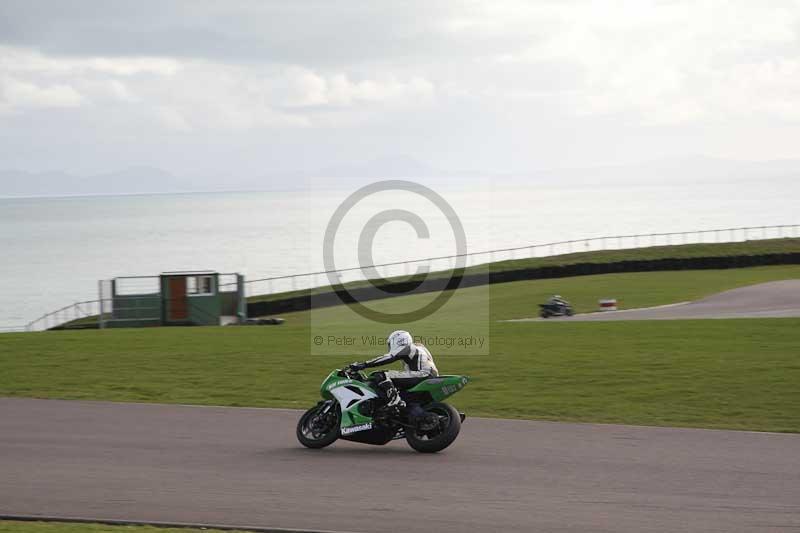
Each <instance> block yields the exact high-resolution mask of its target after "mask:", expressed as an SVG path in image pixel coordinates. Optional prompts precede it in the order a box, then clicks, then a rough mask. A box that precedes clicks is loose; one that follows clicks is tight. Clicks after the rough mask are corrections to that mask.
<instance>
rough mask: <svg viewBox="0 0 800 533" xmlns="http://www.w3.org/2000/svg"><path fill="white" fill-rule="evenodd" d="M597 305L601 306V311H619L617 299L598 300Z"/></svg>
mask: <svg viewBox="0 0 800 533" xmlns="http://www.w3.org/2000/svg"><path fill="white" fill-rule="evenodd" d="M597 304H598V305H599V306H600V311H616V310H617V299H616V298H604V299H600V300H597Z"/></svg>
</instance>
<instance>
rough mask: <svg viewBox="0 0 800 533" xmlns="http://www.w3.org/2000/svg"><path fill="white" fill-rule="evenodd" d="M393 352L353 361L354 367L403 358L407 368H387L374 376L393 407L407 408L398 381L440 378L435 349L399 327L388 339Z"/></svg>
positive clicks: (369, 366)
mask: <svg viewBox="0 0 800 533" xmlns="http://www.w3.org/2000/svg"><path fill="white" fill-rule="evenodd" d="M386 345H387V346H388V348H389V352H388V353H386V354H384V355H381V356H378V357H376V358H375V359H370V360H369V361H367V362H364V363H353V364H352V365H350V368H352V369H354V370H362V369H364V368H372V367H376V366H382V365H386V364H389V363H393V362H394V361H398V360H399V361H403V370H402V371H398V370H384V371H381V372H374V373H373V374H372V376H371V377H372V378H373V379H374V380H375V381H376V382H377V385H378V389H380V390H381V391H383V393H384V394H385V395H386V398H387V400H388V403H387V405H388V406H390V407H393V406H397V407H405V405H406V404H405V402H404V401H403V400H402V399H401V398H400V394H399V393H398V391H397V387H395V383H393V381H394V382H397V383H398V384H401V385H402V384H403V381H404V380H413V381H415V382H418V381H420V378H423V379H424V378H428V377H436V376H438V375H439V371H438V370H437V369H436V364H435V363H434V362H433V356H431V352H429V351H428V349H427V348H426V347H425V346H423V345H422V344H419V343H417V344H415V343H414V338H413V337H412V336H411V334H410V333H409V332H407V331H403V330H397V331H394V332H392V334H391V335H389V338H387V339H386Z"/></svg>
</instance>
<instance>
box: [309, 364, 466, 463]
mask: <svg viewBox="0 0 800 533" xmlns="http://www.w3.org/2000/svg"><path fill="white" fill-rule="evenodd" d="M468 382H469V378H467V376H438V377H430V378H427V379H424V380H421V381H420V383H418V384H416V385H415V386H413V387H411V388H409V389H407V390H402V389H401V390H400V397H401V398H403V399H404V400H405V402H406V407H405V408H402V409H398V408H388V407H387V406H386V405H385V404H386V401H385V400H383V399H381V398H380V397H379V396H378V391H377V390H376V389H375V388H373V386H372V384H371V383H370V380H369V379H368V378H366V377H365V376H364V375H363V374H362V373H361V372H358V371H355V370H352V369H350V368H345V369H341V370H334V371H333V372H331V373H330V374H329V375H328V377H327V378H325V381H323V382H322V387H321V390H320V393H321V395H322V398H323V400H322V401H321V402H319V403H318V404H317V405H315V406H314V407H312V408H311V409H309V410H308V411H306V412H305V413H304V414H303V416H302V417H300V421H299V422H298V423H297V439H298V440H299V441H300V443H301V444H302V445H303V446H306V447H308V448H324V447H325V446H329V445H331V444H333V443H334V442H335V441H336V440H338V439H344V440H349V441H353V442H361V443H364V444H378V445H381V444H386V443H388V442H389V441H392V440H396V439H405V440H406V442H408V445H409V446H411V447H412V448H414V449H415V450H416V451H418V452H423V453H435V452H438V451H441V450H443V449H445V448H447V447H448V446H450V444H452V442H453V441H454V440H456V437H457V436H458V433H459V430H460V429H461V422H463V421H464V415H463V414H462V413H459V412H458V411H457V410H456V409H455V407H453V406H452V405H449V404H446V403H444V402H443V401H442V400H444V399H445V398H447V397H448V396H451V395H453V394H455V393H456V392H458V391H460V390H461V389H462V388H464V386H465V385H466V384H467V383H468Z"/></svg>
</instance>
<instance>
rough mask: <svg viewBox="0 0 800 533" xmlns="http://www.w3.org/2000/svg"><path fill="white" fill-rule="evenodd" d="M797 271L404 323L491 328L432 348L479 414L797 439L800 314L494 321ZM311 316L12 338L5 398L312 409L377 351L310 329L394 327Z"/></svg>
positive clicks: (644, 283)
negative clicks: (472, 343) (323, 391)
mask: <svg viewBox="0 0 800 533" xmlns="http://www.w3.org/2000/svg"><path fill="white" fill-rule="evenodd" d="M797 277H800V267H760V268H753V269H740V270H723V271H717V272H715V271H681V272H653V273H640V274H619V275H617V274H614V275H605V276H586V277H581V278H567V279H558V280H538V281H525V282H516V283H506V284H501V285H497V286H491V287H476V288H472V289H466V290H463V291H459V292H458V293H457V294H456V295H455V296H454V297H453V298H452V300H451V301H450V302H448V304H447V305H446V306H445V307H444V308H443V309H442V310H441V311H439V312H438V313H436V314H434V315H433V316H432V317H430V318H429V319H427V320H425V321H424V323H420V324H410V325H407V326H408V329H409V330H410V331H412V332H414V333H415V334H421V335H435V334H439V333H441V332H442V331H448V332H450V333H452V334H458V333H459V332H460V333H461V334H464V335H466V334H471V333H472V332H474V331H476V330H477V329H479V328H480V327H486V328H487V330H488V331H489V335H490V342H491V355H486V356H478V355H474V356H468V355H460V356H458V355H441V354H438V353H437V352H436V351H435V350H434V355H436V356H437V364H438V366H439V368H440V370H442V371H443V372H446V373H463V374H467V375H470V376H471V377H472V378H473V382H472V383H471V384H470V386H468V387H467V388H466V389H464V391H463V392H461V393H459V394H458V395H456V396H454V397H453V403H454V404H455V405H457V406H458V407H460V408H463V409H465V410H466V411H467V412H468V413H469V414H472V415H482V416H499V417H509V418H536V419H549V420H571V421H584V422H615V423H628V424H643V425H674V426H694V427H714V428H734V429H753V430H766V431H792V432H796V431H800V409H798V406H800V389H798V387H797V383H800V360H798V358H797V347H798V345H800V319H737V320H694V321H654V322H602V323H600V322H598V323H569V322H559V323H499V322H497V319H501V318H513V317H520V316H530V315H531V314H533V312H535V311H534V307H535V303H536V302H537V301H538V300H539V299H540V298H541V297H542V296H543V295H546V294H550V293H552V292H560V293H561V294H563V295H565V296H567V297H568V298H571V299H573V300H575V301H576V303H577V304H578V308H579V309H581V308H585V307H589V306H593V305H594V303H593V302H594V301H595V298H596V297H598V296H608V295H611V296H617V297H620V298H621V299H622V301H623V302H627V303H628V304H629V306H631V307H633V306H646V305H658V304H662V303H672V302H675V301H682V300H689V299H694V298H696V297H700V296H704V295H706V294H710V293H713V292H718V291H719V290H725V289H728V288H733V287H736V286H742V285H747V284H751V283H757V282H763V281H769V280H773V279H787V278H797ZM480 291H489V300H488V301H489V302H490V304H491V312H490V314H489V317H490V319H489V323H488V324H486V323H484V324H478V323H476V322H474V321H471V320H472V318H471V316H470V315H469V313H467V312H466V311H465V309H469V308H470V305H471V302H472V301H473V300H474V299H476V298H477V297H478V296H479V295H480V294H481V292H480ZM484 296H485V294H484ZM407 298H408V299H410V298H415V297H414V296H412V297H407ZM407 298H395V299H391V300H384V301H381V302H377V305H384V306H390V305H394V304H396V303H398V302H401V301H403V300H405V299H407ZM478 301H480V298H478ZM634 304H635V305H634ZM314 313H315V316H314V320H313V323H312V321H311V320H310V316H309V313H307V312H304V313H294V314H291V315H286V319H287V322H286V324H284V325H283V326H278V327H226V328H214V327H209V328H153V329H120V330H105V331H62V332H44V333H27V334H26V333H21V334H6V335H2V336H0V395H5V396H27V397H42V398H69V399H92V400H116V401H146V402H165V403H192V404H206V405H232V406H244V405H247V406H264V407H296V408H301V407H306V406H308V405H310V404H311V403H312V402H314V401H316V399H317V398H318V387H319V383H320V381H321V380H322V378H323V377H324V375H325V374H326V373H327V372H328V371H330V370H331V369H332V368H336V367H339V366H341V365H343V364H345V363H347V362H350V361H352V360H354V359H359V358H364V357H367V356H373V355H376V354H377V353H379V352H380V350H381V348H382V346H376V347H370V346H367V345H362V346H358V347H354V349H353V351H352V352H350V353H348V354H347V355H338V356H334V355H328V356H325V355H310V353H309V351H310V350H309V346H310V342H309V339H310V337H311V335H312V333H313V334H319V333H323V334H324V332H326V331H330V332H335V333H337V334H342V333H343V332H350V333H352V334H354V335H373V334H374V335H378V336H383V335H385V334H386V331H385V329H386V327H388V326H384V325H380V324H378V325H376V324H374V323H369V322H367V321H365V320H361V321H359V319H358V317H355V315H354V314H353V313H351V312H349V310H348V308H347V307H345V306H340V307H336V308H326V309H322V310H318V311H315V312H314Z"/></svg>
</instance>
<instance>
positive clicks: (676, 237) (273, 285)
mask: <svg viewBox="0 0 800 533" xmlns="http://www.w3.org/2000/svg"><path fill="white" fill-rule="evenodd" d="M797 237H800V224H784V225H777V226H750V227H740V228H723V229H709V230H694V231H679V232H670V233H640V234H634V235H615V236H606V237H590V238H586V239H573V240H568V241H558V242H549V243H543V244H527V245H524V246H515V247H512V248H501V249H495V250H487V251H482V252H470V253H466V254H461V255H446V256H438V257H427V258H422V259H414V260H410V261H395V262H390V263H381V264H376V265H370V266H369V267H351V268H343V269H340V270H334V271H324V270H323V271H318V272H307V273H303V274H291V275H285V276H273V277H266V278H259V279H253V280H247V281H245V295H246V296H256V295H270V294H276V293H283V292H290V291H299V290H309V289H319V288H323V287H328V286H329V285H330V284H329V283H328V275H329V274H334V275H336V276H337V279H338V280H339V281H340V282H341V283H348V282H353V281H366V279H367V278H366V276H364V270H366V269H368V268H373V269H375V271H377V272H378V273H379V274H380V275H381V276H382V277H384V278H388V277H392V276H397V277H400V276H409V275H411V274H412V273H413V271H412V270H411V267H412V266H418V265H421V264H425V265H426V266H427V271H428V272H436V271H447V270H450V269H452V268H453V267H454V266H455V264H456V260H457V259H458V258H460V257H463V258H464V265H465V266H466V267H472V266H478V265H485V264H487V263H495V262H499V261H510V260H517V259H534V258H542V257H554V256H558V255H564V254H570V253H577V252H591V251H604V250H626V249H635V248H646V247H652V246H669V245H680V244H702V243H708V244H710V243H723V242H745V241H752V240H765V239H780V238H797ZM230 285H235V284H234V283H224V284H223V283H220V288H222V287H226V286H230ZM100 310H101V306H100V300H89V301H85V302H77V303H74V304H72V305H68V306H66V307H62V308H61V309H57V310H56V311H53V312H51V313H47V314H46V315H42V316H41V317H39V318H37V319H36V320H33V321H31V322H29V323H28V324H27V325H25V326H21V327H12V328H0V333H2V332H7V331H44V330H47V329H51V328H54V327H59V326H63V325H64V324H68V323H69V322H72V321H75V320H79V319H81V318H88V317H95V316H98V315H99V314H100ZM107 311H108V310H105V309H104V312H107Z"/></svg>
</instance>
